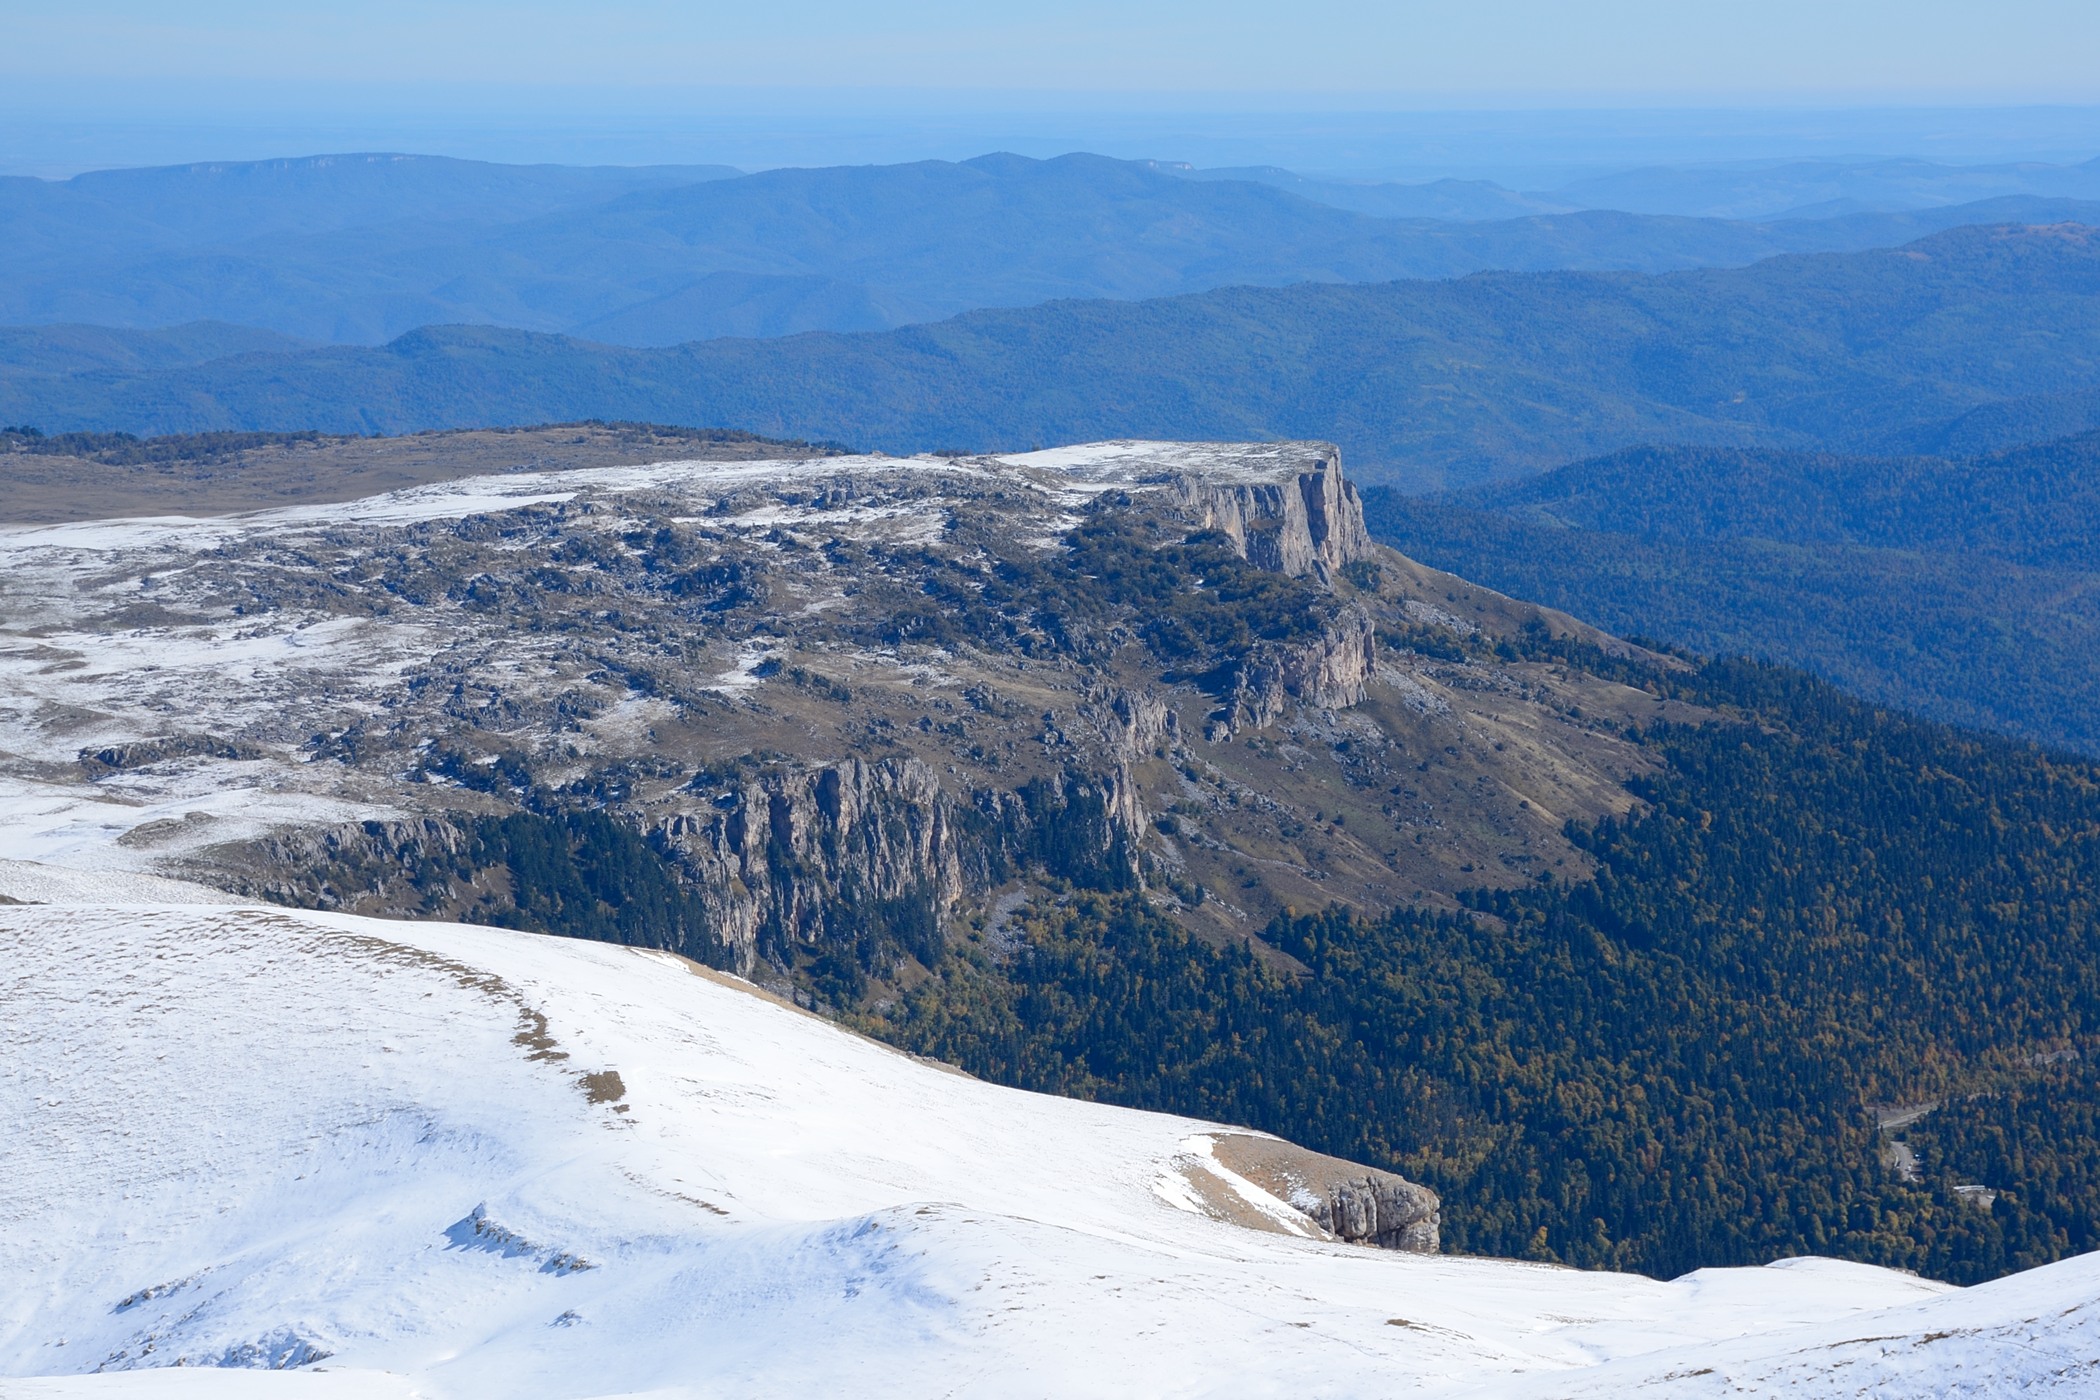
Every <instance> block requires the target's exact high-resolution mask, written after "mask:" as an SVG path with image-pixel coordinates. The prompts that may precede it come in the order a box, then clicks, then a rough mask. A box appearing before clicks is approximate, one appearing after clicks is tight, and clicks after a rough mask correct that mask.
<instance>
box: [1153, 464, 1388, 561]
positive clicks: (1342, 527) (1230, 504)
mask: <svg viewBox="0 0 2100 1400" xmlns="http://www.w3.org/2000/svg"><path fill="white" fill-rule="evenodd" d="M1271 476H1272V479H1270V480H1240V481H1231V480H1226V481H1220V480H1218V479H1216V478H1214V477H1213V478H1206V477H1199V476H1182V477H1177V478H1176V479H1175V481H1174V484H1173V487H1172V491H1173V495H1174V497H1175V499H1176V501H1177V503H1178V505H1179V506H1180V508H1181V510H1182V511H1183V512H1184V513H1185V514H1186V516H1187V517H1188V518H1190V519H1192V520H1194V521H1196V522H1198V523H1199V528H1202V529H1206V530H1216V531H1218V532H1220V533H1221V534H1224V535H1226V536H1228V537H1229V538H1231V539H1232V540H1233V541H1234V542H1235V543H1237V544H1238V546H1239V548H1240V550H1241V552H1242V553H1243V554H1245V555H1246V557H1247V559H1248V561H1249V562H1250V563H1253V564H1256V565H1258V566H1259V567H1261V568H1264V569H1272V570H1274V571H1276V572H1277V573H1281V574H1288V575H1290V576H1291V577H1293V578H1298V577H1302V576H1304V575H1306V574H1309V573H1314V572H1316V571H1321V570H1326V571H1333V570H1338V569H1340V568H1341V567H1342V565H1344V564H1346V563H1348V562H1349V561H1350V560H1352V559H1362V558H1366V557H1368V556H1369V555H1370V553H1371V552H1372V549H1373V548H1374V546H1373V545H1372V543H1371V536H1370V532H1369V531H1368V530H1366V529H1365V528H1364V512H1363V503H1362V502H1361V501H1360V500H1359V499H1358V497H1357V494H1356V485H1355V483H1354V482H1351V481H1347V480H1345V479H1344V478H1343V476H1342V456H1341V452H1340V451H1339V450H1338V449H1336V448H1333V447H1329V446H1326V445H1325V444H1320V445H1318V446H1317V448H1316V449H1315V451H1314V453H1313V454H1312V455H1311V456H1310V458H1309V460H1307V461H1305V462H1304V463H1303V464H1302V465H1300V466H1299V467H1298V468H1297V469H1296V470H1290V469H1289V468H1286V469H1285V470H1284V471H1281V472H1275V473H1272V474H1271Z"/></svg>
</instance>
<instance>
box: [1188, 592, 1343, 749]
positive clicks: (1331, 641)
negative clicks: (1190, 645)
mask: <svg viewBox="0 0 2100 1400" xmlns="http://www.w3.org/2000/svg"><path fill="white" fill-rule="evenodd" d="M1377 669H1378V629H1377V627H1376V626H1375V625H1374V624H1373V623H1372V621H1371V617H1370V615H1369V614H1368V613H1366V612H1364V611H1363V610H1362V609H1361V608H1355V607H1351V608H1345V609H1343V611H1342V612H1341V614H1340V615H1339V616H1337V617H1336V618H1335V619H1334V621H1333V622H1331V623H1329V624H1328V625H1327V626H1325V627H1323V628H1321V629H1320V635H1319V636H1317V637H1315V638H1313V639H1312V640H1310V641H1305V642H1293V643H1288V644H1281V645H1279V644H1274V643H1265V644H1263V645H1261V646H1259V647H1257V648H1255V649H1254V650H1253V651H1252V652H1250V653H1249V654H1248V656H1247V659H1246V660H1245V661H1244V662H1243V663H1241V665H1240V668H1239V676H1238V680H1237V683H1236V685H1235V687H1234V691H1233V696H1232V700H1231V703H1230V704H1228V705H1227V706H1226V707H1225V710H1224V712H1223V713H1221V714H1220V715H1219V716H1218V717H1217V718H1216V720H1215V721H1214V722H1213V724H1212V725H1211V728H1210V733H1209V736H1208V737H1210V738H1211V739H1212V741H1213V742H1215V741H1217V740H1220V739H1226V738H1230V737H1231V736H1232V735H1233V734H1234V733H1236V732H1237V731H1238V730H1240V729H1263V728H1266V727H1268V726H1269V725H1271V724H1274V723H1275V722H1276V721H1277V720H1278V719H1281V718H1282V717H1283V714H1284V712H1285V711H1286V710H1287V709H1288V708H1289V706H1290V703H1291V702H1292V701H1294V700H1295V701H1297V702H1298V703H1300V704H1303V705H1310V706H1312V707H1313V708H1315V709H1321V710H1343V709H1347V708H1348V707H1350V706H1351V705H1356V704H1360V703H1362V701H1363V698H1364V691H1365V688H1366V687H1367V686H1368V685H1369V684H1370V681H1371V676H1372V673H1373V672H1375V671H1376V670H1377Z"/></svg>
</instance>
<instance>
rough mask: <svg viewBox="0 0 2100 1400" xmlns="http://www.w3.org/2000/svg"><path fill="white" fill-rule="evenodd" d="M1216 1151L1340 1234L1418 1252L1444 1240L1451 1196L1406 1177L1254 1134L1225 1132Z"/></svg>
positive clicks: (1227, 1164)
mask: <svg viewBox="0 0 2100 1400" xmlns="http://www.w3.org/2000/svg"><path fill="white" fill-rule="evenodd" d="M1211 1153H1212V1155H1213V1156H1214V1157H1215V1158H1216V1159H1217V1160H1218V1162H1219V1163H1221V1164H1222V1165H1223V1166H1225V1167H1226V1168H1228V1169H1229V1170H1231V1171H1233V1172H1235V1173H1236V1174H1238V1175H1240V1176H1242V1177H1245V1178H1246V1179H1247V1180H1248V1181H1251V1182H1253V1183H1254V1184H1255V1185H1256V1186H1259V1187H1260V1188H1261V1189H1262V1190H1264V1191H1266V1192H1268V1193H1269V1194H1270V1195H1272V1196H1274V1197H1276V1198H1277V1199H1278V1200H1280V1201H1284V1202H1286V1203H1288V1204H1289V1205H1291V1206H1293V1207H1295V1208H1296V1209H1297V1210H1299V1211H1301V1212H1303V1213H1304V1214H1305V1215H1307V1216H1309V1217H1310V1218H1311V1219H1312V1220H1314V1221H1315V1222H1317V1223H1318V1224H1319V1226H1320V1228H1322V1229H1323V1230H1326V1231H1327V1232H1328V1233H1330V1234H1332V1235H1334V1236H1335V1237H1336V1238H1337V1239H1342V1240H1347V1241H1349V1242H1350V1243H1352V1244H1366V1245H1373V1246H1376V1247H1377V1248H1379V1249H1401V1250H1406V1251H1408V1252H1410V1253H1414V1254H1435V1253H1437V1252H1438V1250H1439V1248H1440V1247H1441V1230H1442V1224H1443V1203H1442V1202H1441V1201H1440V1200H1439V1199H1438V1198H1437V1194H1436V1192H1434V1191H1432V1190H1430V1189H1429V1188H1428V1187H1426V1186H1423V1185H1420V1184H1418V1183H1416V1182H1412V1181H1409V1180H1408V1179H1407V1178H1406V1177H1404V1176H1400V1175H1398V1174H1396V1173H1394V1172H1388V1171H1380V1170H1378V1169H1377V1168H1376V1167H1367V1166H1364V1165H1363V1164H1362V1163H1360V1162H1350V1161H1345V1160H1343V1159H1342V1158H1340V1157H1328V1156H1325V1155H1323V1154H1321V1153H1318V1152H1312V1151H1308V1150H1307V1149H1305V1148H1303V1147H1299V1146H1298V1145H1297V1144H1295V1143H1290V1142H1284V1141H1283V1140H1281V1139H1279V1138H1268V1137H1256V1136H1254V1135H1253V1134H1251V1133H1223V1134H1219V1135H1218V1136H1217V1137H1215V1138H1213V1139H1212V1140H1211Z"/></svg>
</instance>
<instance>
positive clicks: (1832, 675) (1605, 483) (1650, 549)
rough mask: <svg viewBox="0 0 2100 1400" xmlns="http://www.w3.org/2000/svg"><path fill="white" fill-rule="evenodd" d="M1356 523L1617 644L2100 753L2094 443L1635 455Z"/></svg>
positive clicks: (2099, 492)
mask: <svg viewBox="0 0 2100 1400" xmlns="http://www.w3.org/2000/svg"><path fill="white" fill-rule="evenodd" d="M1366 512H1367V515H1368V517H1369V519H1370V522H1371V526H1372V528H1373V530H1374V532H1376V533H1378V534H1379V535H1380V536H1382V537H1383V538H1385V539H1386V540H1387V541H1389V542H1390V543H1392V544H1394V545H1397V546H1398V547H1399V548H1401V549H1402V550H1404V551H1406V552H1407V553H1409V554H1412V555H1414V556H1416V557H1418V558H1420V559H1423V560H1424V561H1426V562H1428V563H1431V564H1435V565H1437V566H1439V567H1443V568H1458V567H1461V566H1463V567H1464V568H1465V569H1466V570H1467V572H1468V576H1469V577H1472V578H1474V579H1477V580H1479V581H1480V582H1482V583H1485V584H1488V585H1489V586H1491V587H1494V588H1497V589H1501V590H1503V591H1505V592H1509V593H1513V594H1515V595H1517V596H1520V597H1525V598H1531V599H1535V600H1537V601H1539V602H1542V603H1546V604H1548V605H1550V606H1553V607H1558V608H1565V609H1567V610H1568V611H1570V612H1573V613H1575V614H1577V615H1578V616H1581V617H1583V618H1586V619H1588V620H1590V621H1592V622H1595V623H1597V624H1599V625H1601V626H1604V627H1609V628H1612V629H1614V630H1616V631H1619V632H1622V633H1633V634H1639V635H1644V636H1648V637H1656V638H1662V639H1666V640H1669V641H1672V642H1675V643H1678V644H1680V645H1684V646H1689V647H1692V648H1695V649H1697V650H1700V651H1705V652H1709V653H1734V654H1750V655H1755V656H1763V657H1767V658H1771V659H1775V660H1783V661H1787V662H1791V663H1793V664H1795V665H1799V666H1804V667H1808V668H1810V669H1812V670H1815V671H1817V672H1819V673H1820V674H1822V675H1824V676H1825V677H1827V678H1829V679H1831V680H1834V681H1836V682H1838V683H1839V684H1841V685H1843V686H1845V687H1846V688H1847V689H1850V690H1853V691H1855V692H1857V693H1859V694H1862V695H1866V696H1869V697H1871V698H1873V699H1875V700H1878V701H1882V702H1885V703H1891V704H1896V705H1900V706H1902V707H1903V708H1905V709H1909V710H1913V711H1916V712H1919V713H1922V714H1927V715H1931V716H1933V717H1934V718H1937V719H1941V720H1949V721H1953V722H1955V723H1959V724H1965V725H1969V726H1972V727H1977V728H1989V729H1998V730H2003V731H2005V732H2008V733H2012V734H2016V735H2019V736H2021V737H2023V738H2028V739H2034V740H2038V741H2040V742H2043V743H2048V744H2055V745H2061V746H2067V747H2072V748H2078V749H2082V750H2084V751H2085V752H2087V753H2100V676H2096V674H2095V672H2094V669H2093V664H2092V659H2093V657H2094V656H2095V655H2096V654H2100V433H2087V434H2084V435H2082V436H2078V437H2073V438H2069V439H2066V440H2063V441H2060V442H2053V443H2046V444H2041V445H2037V446H2032V447H2024V448H2019V449H2015V450H2013V451H2009V452H2002V453H1995V454H1992V455H1988V456H1983V457H1973V458H1945V457H1841V456H1832V455H1827V454H1811V453H1798V452H1771V451H1744V450H1737V449H1710V448H1688V447H1644V448H1638V449H1635V450H1632V451H1628V452H1622V453H1617V454H1614V455H1612V456H1608V457H1603V458H1599V459H1597V460H1595V461H1589V462H1580V463H1577V464H1575V465H1573V466H1568V467H1563V468H1561V469H1559V470H1557V471H1553V472H1548V473H1546V474H1545V475H1543V476H1539V477H1534V478H1532V479H1531V480H1528V481H1523V482H1518V483H1514V484H1509V485H1501V486H1489V487H1480V488H1475V489H1473V490H1469V491H1456V492H1449V493H1444V494H1440V495H1434V496H1424V497H1416V498H1412V499H1409V498H1404V497H1399V496H1396V495H1393V494H1392V493H1390V492H1375V491H1374V492H1373V493H1371V496H1370V498H1369V500H1368V502H1367V505H1366Z"/></svg>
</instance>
